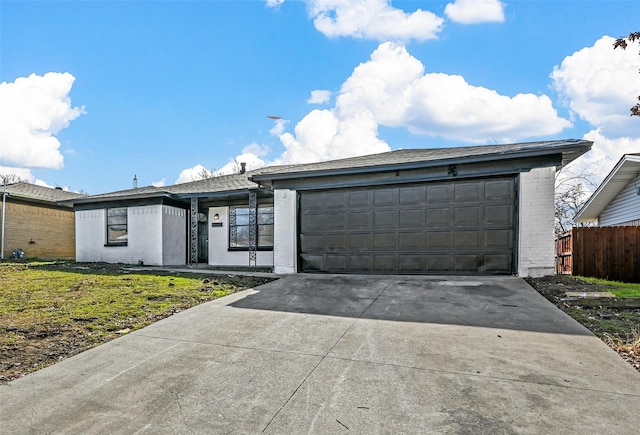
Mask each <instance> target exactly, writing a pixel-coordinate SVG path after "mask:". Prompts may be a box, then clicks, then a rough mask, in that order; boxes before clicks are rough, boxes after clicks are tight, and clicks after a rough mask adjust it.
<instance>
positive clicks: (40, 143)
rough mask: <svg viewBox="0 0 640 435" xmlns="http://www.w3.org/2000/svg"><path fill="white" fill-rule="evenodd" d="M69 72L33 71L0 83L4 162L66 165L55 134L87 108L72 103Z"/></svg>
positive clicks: (0, 151)
mask: <svg viewBox="0 0 640 435" xmlns="http://www.w3.org/2000/svg"><path fill="white" fill-rule="evenodd" d="M74 81H75V77H74V76H73V75H71V74H69V73H54V72H50V73H46V74H45V75H43V76H38V75H36V74H31V75H30V76H29V77H20V78H18V79H16V80H15V82H13V83H7V82H2V83H0V157H1V159H2V163H4V164H11V165H16V166H23V167H41V168H53V169H59V168H62V166H63V156H62V154H61V153H60V150H59V148H60V141H59V140H58V139H57V138H56V137H55V135H56V134H57V133H58V132H60V130H62V129H63V128H66V127H67V126H69V123H70V122H71V121H73V120H74V119H76V118H77V117H78V116H80V115H81V114H82V113H85V112H84V108H83V107H72V106H71V99H70V98H69V92H70V91H71V87H72V85H73V82H74Z"/></svg>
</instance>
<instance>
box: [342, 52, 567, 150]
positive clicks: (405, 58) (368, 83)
mask: <svg viewBox="0 0 640 435" xmlns="http://www.w3.org/2000/svg"><path fill="white" fill-rule="evenodd" d="M363 110H366V111H368V112H370V113H371V114H372V115H373V117H374V119H375V120H376V122H378V123H379V124H382V125H385V126H390V127H405V128H407V129H409V131H411V132H412V133H414V134H423V135H429V136H439V137H443V138H447V139H452V140H458V141H465V142H470V143H487V142H493V141H494V140H495V141H501V142H509V141H514V140H520V139H524V138H528V137H535V136H545V135H550V134H557V133H559V132H560V131H562V130H563V129H564V128H566V127H569V126H570V125H571V124H570V122H569V121H568V120H566V119H563V118H560V117H559V116H558V114H557V113H556V111H555V109H554V108H553V106H552V104H551V100H550V99H549V98H548V97H547V96H546V95H542V96H536V95H533V94H518V95H515V96H514V97H510V96H505V95H500V94H499V93H497V92H496V91H494V90H490V89H487V88H484V87H479V86H473V85H471V84H469V83H467V82H466V81H465V80H464V78H463V77H461V76H456V75H447V74H441V73H427V74H425V72H424V65H423V64H422V63H421V62H420V61H419V60H418V59H416V58H415V57H413V56H411V55H410V54H409V53H408V52H407V50H406V48H405V47H403V46H400V45H396V44H392V43H383V44H380V46H379V47H378V48H377V49H376V50H375V51H374V52H373V53H372V55H371V59H370V60H369V61H368V62H365V63H363V64H361V65H359V66H358V67H357V68H355V69H354V72H353V74H352V75H351V77H349V78H348V79H347V81H346V82H345V83H344V85H343V86H342V89H341V92H340V95H339V96H338V99H337V104H336V113H337V114H338V116H339V117H341V118H349V117H350V116H351V114H353V113H359V112H362V111H363Z"/></svg>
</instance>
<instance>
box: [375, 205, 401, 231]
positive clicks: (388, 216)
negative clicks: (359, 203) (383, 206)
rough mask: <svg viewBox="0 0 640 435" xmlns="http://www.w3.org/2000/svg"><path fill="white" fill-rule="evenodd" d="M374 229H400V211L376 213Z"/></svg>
mask: <svg viewBox="0 0 640 435" xmlns="http://www.w3.org/2000/svg"><path fill="white" fill-rule="evenodd" d="M373 227H374V228H376V229H378V228H397V227H398V210H381V211H374V212H373Z"/></svg>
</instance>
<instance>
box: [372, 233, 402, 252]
mask: <svg viewBox="0 0 640 435" xmlns="http://www.w3.org/2000/svg"><path fill="white" fill-rule="evenodd" d="M397 236H398V235H397V234H396V233H374V234H373V250H374V251H396V250H397V249H398V237H397Z"/></svg>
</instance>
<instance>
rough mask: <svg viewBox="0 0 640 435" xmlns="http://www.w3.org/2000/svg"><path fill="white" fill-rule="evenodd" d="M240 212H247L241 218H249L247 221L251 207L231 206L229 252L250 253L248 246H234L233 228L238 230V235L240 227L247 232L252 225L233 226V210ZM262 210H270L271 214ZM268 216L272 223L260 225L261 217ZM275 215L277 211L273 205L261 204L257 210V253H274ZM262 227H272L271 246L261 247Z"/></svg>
mask: <svg viewBox="0 0 640 435" xmlns="http://www.w3.org/2000/svg"><path fill="white" fill-rule="evenodd" d="M233 209H235V210H238V209H242V210H247V214H242V215H241V216H247V219H248V218H249V213H248V211H249V207H248V206H245V205H232V206H229V210H228V213H229V219H228V222H229V239H228V243H227V250H228V251H248V250H249V246H248V244H247V245H246V246H232V243H233V239H232V237H233V228H234V227H235V228H236V234H237V228H238V227H246V228H247V230H249V231H250V228H249V226H250V224H249V223H248V222H247V223H246V224H244V223H243V224H240V225H239V224H238V223H237V222H236V224H235V225H234V224H232V219H231V214H232V210H233ZM261 209H270V210H271V211H270V212H262V213H261V211H260V210H261ZM261 214H262V215H263V216H264V215H266V216H270V219H268V220H269V221H270V223H266V224H265V223H263V224H261V223H260V215H261ZM274 215H275V209H274V206H273V204H259V205H258V206H257V208H256V224H255V226H256V245H257V246H256V250H257V251H273V245H274V240H273V227H274V218H273V217H274ZM236 219H237V214H236ZM260 227H271V233H272V234H271V244H270V245H260Z"/></svg>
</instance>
